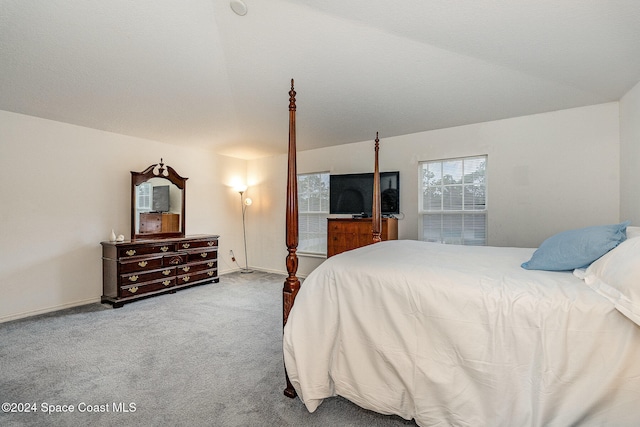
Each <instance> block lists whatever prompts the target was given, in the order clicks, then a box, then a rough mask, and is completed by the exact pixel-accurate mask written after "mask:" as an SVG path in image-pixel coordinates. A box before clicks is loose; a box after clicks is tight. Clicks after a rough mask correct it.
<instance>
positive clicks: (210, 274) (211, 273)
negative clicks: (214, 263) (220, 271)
mask: <svg viewBox="0 0 640 427" xmlns="http://www.w3.org/2000/svg"><path fill="white" fill-rule="evenodd" d="M207 274H208V275H209V276H213V275H214V274H215V272H213V271H210V272H208V273H207Z"/></svg>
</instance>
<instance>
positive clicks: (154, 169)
mask: <svg viewBox="0 0 640 427" xmlns="http://www.w3.org/2000/svg"><path fill="white" fill-rule="evenodd" d="M186 181H187V178H183V177H181V176H180V175H178V173H177V172H176V171H175V170H174V169H173V168H172V167H170V166H166V167H165V165H164V163H162V159H160V163H158V164H154V165H151V166H149V167H148V168H147V169H145V170H144V171H143V172H133V171H132V172H131V239H133V240H135V239H150V238H166V237H184V235H185V230H184V225H185V218H184V214H185V187H186Z"/></svg>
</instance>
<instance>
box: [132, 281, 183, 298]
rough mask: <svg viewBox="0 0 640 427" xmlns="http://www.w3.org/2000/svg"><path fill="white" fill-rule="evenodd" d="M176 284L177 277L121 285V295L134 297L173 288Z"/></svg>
mask: <svg viewBox="0 0 640 427" xmlns="http://www.w3.org/2000/svg"><path fill="white" fill-rule="evenodd" d="M175 285H176V281H175V278H173V277H172V278H168V279H160V280H155V281H153V282H147V283H141V284H135V285H127V286H124V285H123V286H121V287H120V297H121V298H124V297H132V296H137V295H142V294H146V293H149V292H154V291H161V290H164V289H168V288H172V287H174V286H175Z"/></svg>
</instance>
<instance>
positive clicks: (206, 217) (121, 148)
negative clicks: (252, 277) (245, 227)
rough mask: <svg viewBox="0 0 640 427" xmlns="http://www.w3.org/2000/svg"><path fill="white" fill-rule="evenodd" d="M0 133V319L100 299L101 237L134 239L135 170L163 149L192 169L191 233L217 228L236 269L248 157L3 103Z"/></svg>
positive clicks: (224, 259)
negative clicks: (241, 186)
mask: <svg viewBox="0 0 640 427" xmlns="http://www.w3.org/2000/svg"><path fill="white" fill-rule="evenodd" d="M0 132H1V133H0V182H2V186H1V187H0V188H1V190H0V191H1V194H0V200H1V201H2V207H1V209H0V260H1V261H0V295H2V297H0V321H6V320H10V319H14V318H19V317H24V316H27V315H31V314H37V313H42V312H47V311H51V310H56V309H60V308H64V307H70V306H74V305H80V304H84V303H89V302H95V301H99V300H100V296H101V294H102V262H101V246H100V241H103V240H107V239H108V238H109V234H110V233H111V229H112V228H113V229H114V230H115V232H116V234H124V235H125V237H126V238H129V236H130V230H131V227H130V224H129V222H130V185H131V174H130V171H132V170H133V171H142V170H144V169H145V168H146V167H147V166H149V165H150V164H153V163H158V162H159V161H160V158H161V157H162V158H163V159H164V162H165V164H167V165H169V166H171V167H173V168H174V169H175V170H176V171H177V172H178V173H179V174H181V175H182V176H186V177H188V178H189V180H188V181H187V187H186V189H187V192H186V226H185V227H186V231H187V234H200V233H209V234H220V235H221V238H220V255H221V257H220V258H221V260H220V262H219V267H220V271H221V272H225V271H229V270H231V269H235V268H237V266H235V265H233V264H231V261H230V260H229V257H228V256H225V255H226V254H227V253H228V251H229V248H231V247H240V245H241V239H242V226H241V221H240V219H239V218H240V207H239V206H236V204H235V203H234V202H235V201H236V197H237V193H234V192H233V191H232V190H231V188H230V187H229V186H230V185H231V184H232V183H233V181H234V180H238V179H244V178H245V175H246V162H245V161H244V160H238V159H233V158H229V157H224V156H218V155H215V154H213V153H212V152H210V151H208V150H201V149H185V148H182V147H179V146H175V145H168V144H162V143H159V142H154V141H149V140H144V139H139V138H132V137H126V136H122V135H118V134H113V133H109V132H103V131H99V130H95V129H88V128H83V127H79V126H73V125H69V124H65V123H59V122H54V121H49V120H43V119H39V118H36V117H31V116H25V115H20V114H14V113H9V112H6V111H0ZM240 261H241V262H242V259H241V260H240Z"/></svg>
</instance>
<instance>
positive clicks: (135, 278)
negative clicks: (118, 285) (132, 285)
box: [129, 276, 138, 282]
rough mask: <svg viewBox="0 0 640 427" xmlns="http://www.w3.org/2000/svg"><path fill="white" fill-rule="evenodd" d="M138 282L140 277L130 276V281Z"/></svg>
mask: <svg viewBox="0 0 640 427" xmlns="http://www.w3.org/2000/svg"><path fill="white" fill-rule="evenodd" d="M136 280H138V276H129V281H131V282H135V281H136Z"/></svg>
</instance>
